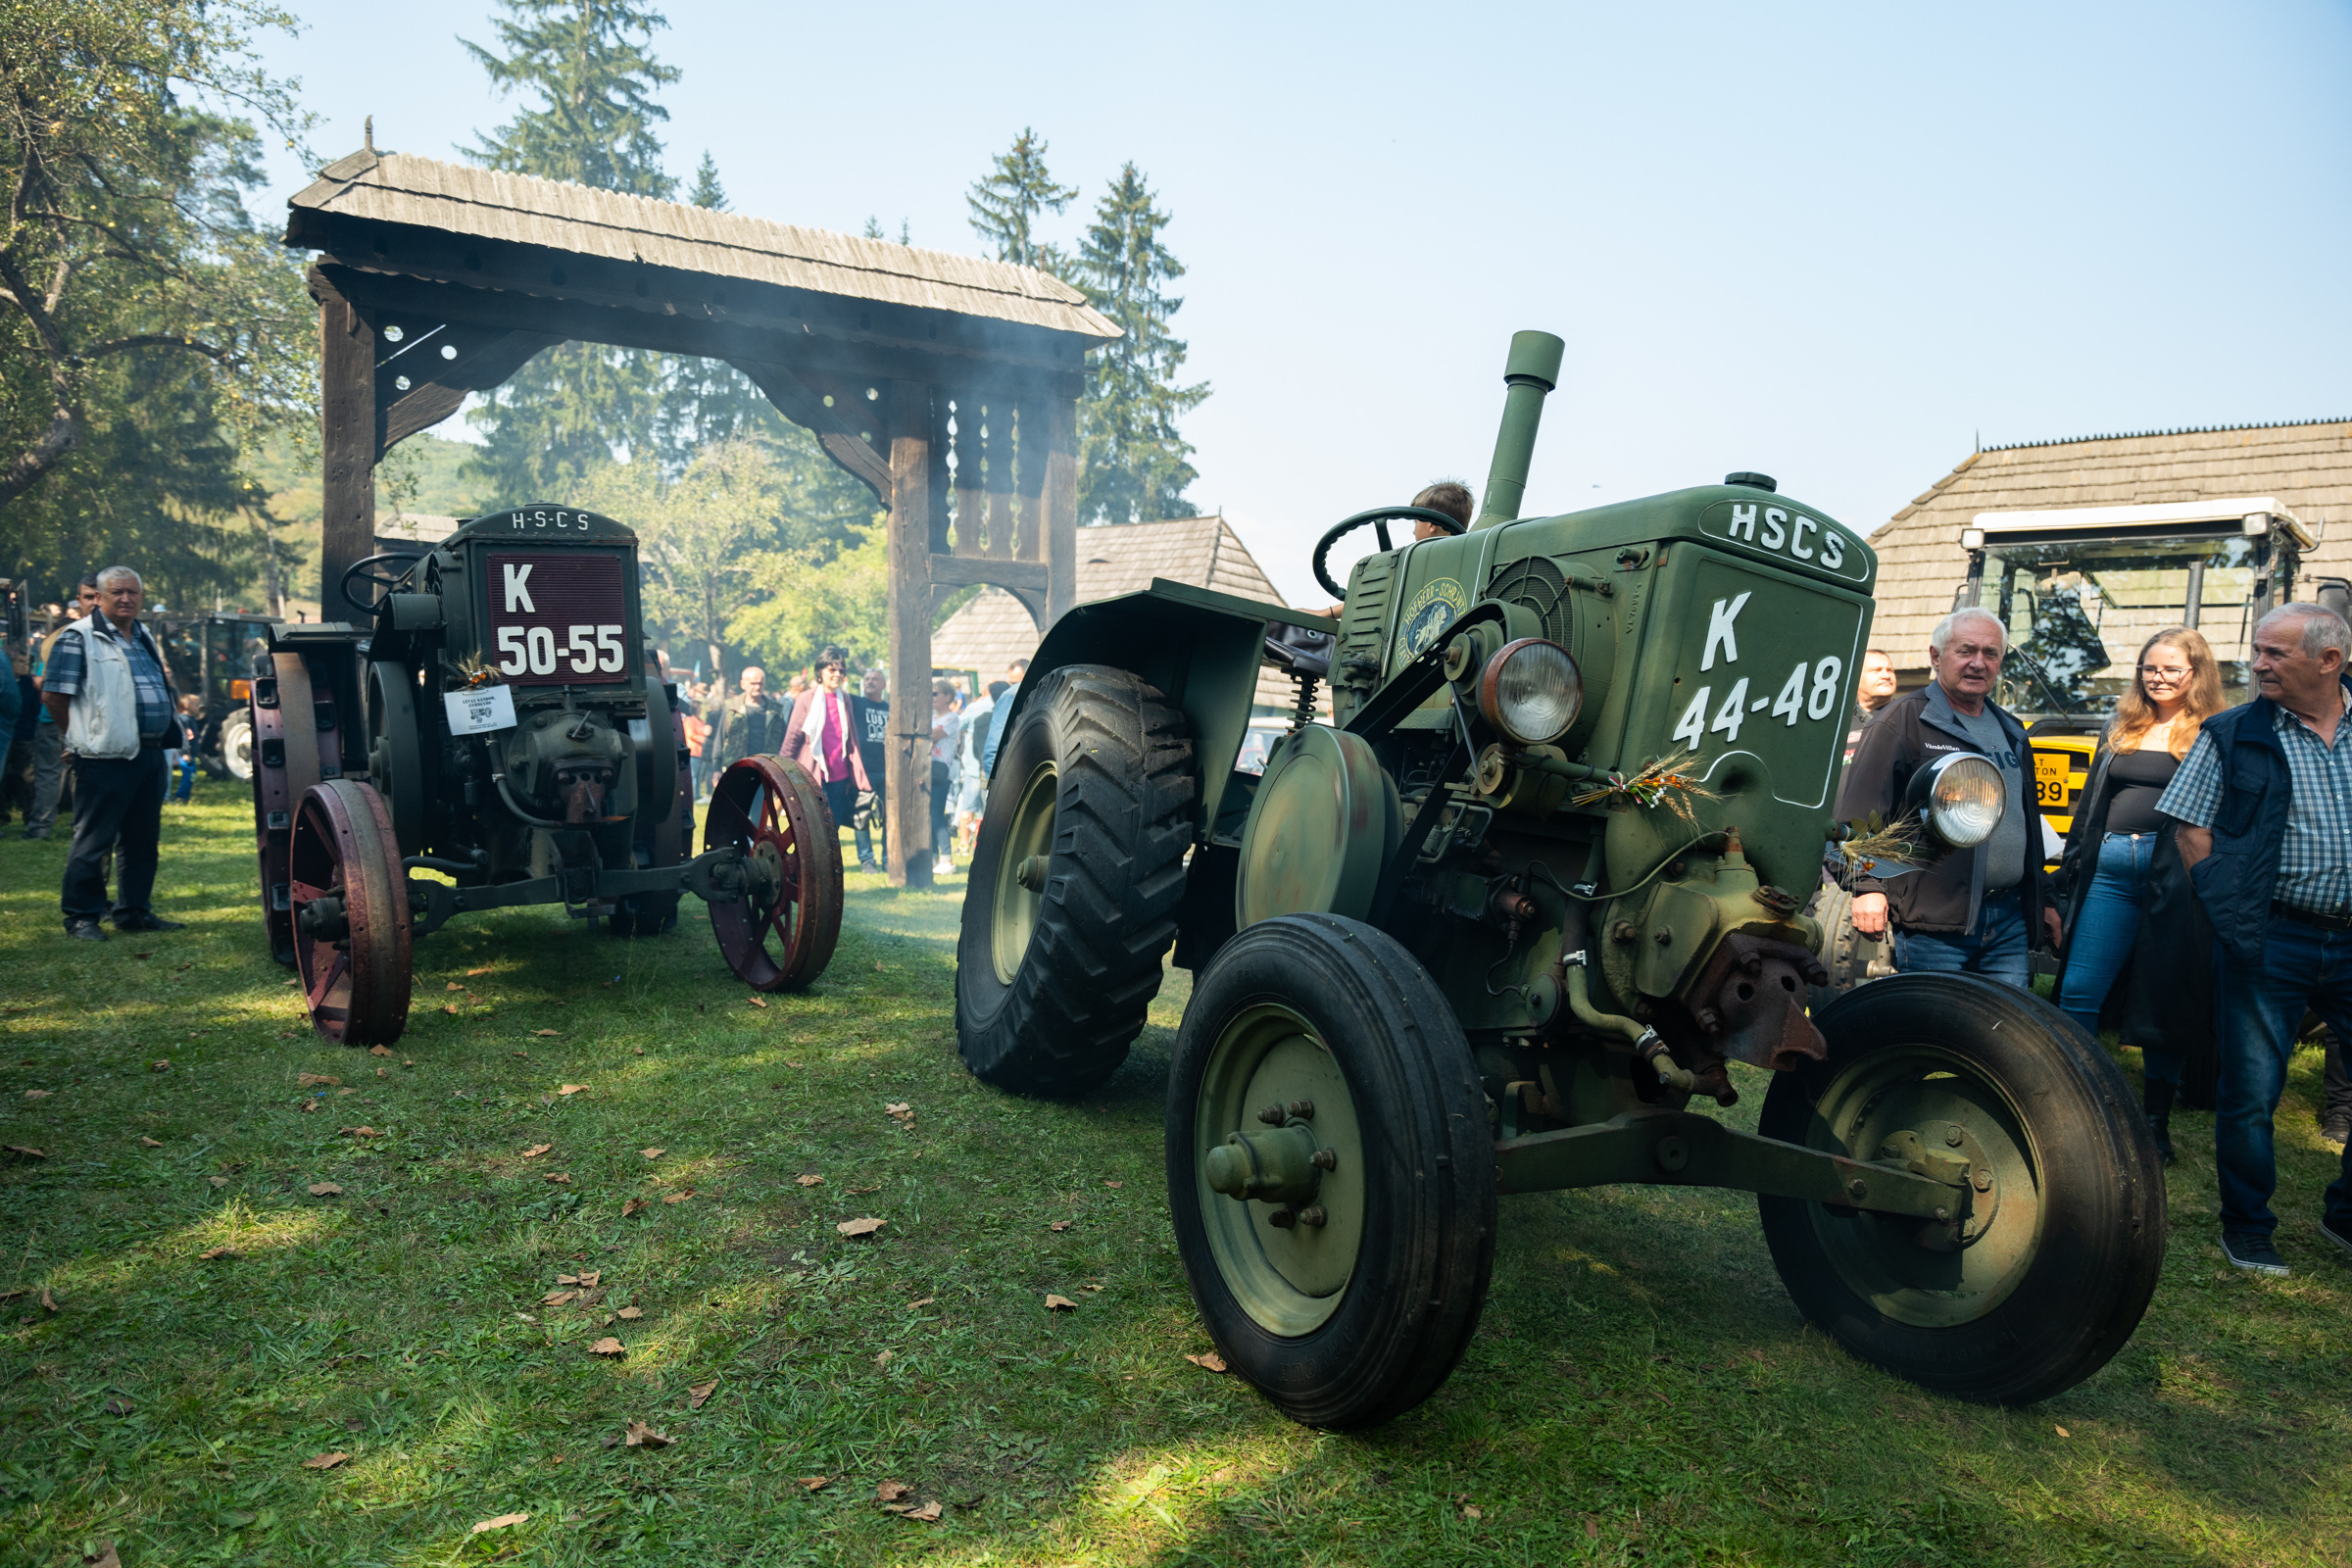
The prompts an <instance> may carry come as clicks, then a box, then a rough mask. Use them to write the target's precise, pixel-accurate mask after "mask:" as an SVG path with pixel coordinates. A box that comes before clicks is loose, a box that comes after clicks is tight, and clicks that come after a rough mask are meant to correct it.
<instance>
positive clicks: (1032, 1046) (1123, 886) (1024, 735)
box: [956, 664, 1200, 1095]
mask: <svg viewBox="0 0 2352 1568" xmlns="http://www.w3.org/2000/svg"><path fill="white" fill-rule="evenodd" d="M1199 794H1200V789H1199V781H1198V779H1197V778H1196V776H1195V772H1194V766H1193V743H1192V737H1191V735H1190V734H1189V733H1188V731H1187V730H1186V728H1185V722H1184V715H1183V714H1182V713H1181V712H1179V711H1177V709H1176V707H1175V705H1174V704H1172V703H1170V702H1169V701H1168V700H1167V699H1166V698H1164V697H1162V696H1161V695H1160V694H1159V693H1158V692H1157V691H1155V690H1153V689H1152V686H1151V685H1149V684H1148V683H1147V682H1145V681H1144V680H1143V678H1142V677H1140V676H1138V675H1134V674H1131V673H1130V672H1128V671H1126V670H1123V669H1112V668H1108V667H1105V666H1103V665H1098V664H1072V665H1065V666H1064V667H1062V668H1060V669H1056V670H1054V671H1053V672H1052V673H1051V674H1048V675H1046V676H1043V677H1041V678H1040V680H1039V681H1038V684H1037V687H1036V689H1035V690H1033V691H1031V692H1030V693H1029V694H1028V696H1027V698H1026V700H1025V701H1024V702H1023V703H1022V705H1021V710H1020V713H1019V715H1018V716H1017V717H1016V718H1015V719H1014V720H1013V723H1012V728H1011V730H1010V731H1009V732H1008V733H1007V734H1006V735H1005V740H1004V742H1003V744H1002V747H1001V748H1000V751H999V755H998V757H997V766H996V772H995V775H994V782H993V783H992V784H991V786H990V789H989V799H988V814H987V816H986V817H985V818H984V819H983V820H982V822H981V824H980V841H979V843H978V845H977V846H975V848H974V851H973V855H972V863H971V868H970V872H969V879H968V881H967V883H966V891H965V894H964V901H963V926H962V932H961V935H960V936H959V938H958V940H957V943H956V1047H957V1050H958V1051H959V1052H960V1053H961V1054H962V1056H963V1060H964V1064H965V1065H966V1066H968V1067H969V1068H971V1070H972V1074H973V1076H975V1077H977V1078H979V1079H980V1080H981V1081H982V1082H983V1083H988V1084H994V1085H995V1086H996V1087H998V1088H1000V1089H1009V1090H1013V1091H1015V1092H1016V1093H1020V1094H1028V1095H1074V1094H1082V1093H1084V1092H1085V1091H1086V1090H1089V1089H1091V1088H1093V1087H1094V1086H1095V1085H1097V1084H1099V1083H1101V1082H1102V1081H1103V1079H1105V1078H1108V1077H1109V1076H1110V1075H1111V1074H1112V1073H1114V1072H1116V1071H1117V1070H1118V1067H1119V1063H1120V1062H1122V1061H1124V1060H1126V1058H1127V1048H1128V1046H1129V1045H1131V1044H1132V1043H1133V1042H1134V1040H1135V1037H1136V1036H1137V1035H1138V1034H1140V1033H1142V1032H1143V1027H1144V1017H1145V1014H1146V1013H1147V1012H1149V1011H1150V1009H1151V1006H1152V998H1153V997H1155V996H1157V995H1158V994H1159V982H1160V975H1161V972H1162V971H1161V959H1162V958H1163V957H1164V956H1166V954H1167V951H1168V946H1169V944H1170V943H1172V942H1173V941H1174V940H1175V938H1176V906H1177V904H1178V902H1179V901H1180V900H1181V898H1182V897H1183V894H1184V878H1185V868H1184V852H1185V851H1186V850H1187V849H1188V848H1190V847H1191V845H1192V842H1193V828H1194V817H1195V809H1196V805H1195V803H1196V802H1197V801H1198V799H1199Z"/></svg>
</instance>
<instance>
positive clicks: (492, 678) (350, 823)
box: [252, 503, 841, 1046]
mask: <svg viewBox="0 0 2352 1568" xmlns="http://www.w3.org/2000/svg"><path fill="white" fill-rule="evenodd" d="M341 591H342V593H343V594H344V596H345V597H346V598H347V599H348V600H349V601H350V602H351V604H352V606H353V608H354V609H355V610H356V611H359V612H361V613H366V614H367V616H368V619H367V621H366V622H364V623H357V622H328V623H325V624H310V625H288V624H282V623H281V624H278V625H276V626H273V627H271V628H270V633H269V647H268V653H267V655H266V656H265V658H266V665H267V667H266V668H264V667H261V666H260V665H259V664H257V668H256V671H255V678H254V680H253V683H252V724H253V735H254V770H253V786H254V793H253V815H254V837H255V840H256V842H257V846H258V848H259V850H260V854H261V886H262V917H263V922H264V924H265V925H266V926H267V928H268V931H269V936H270V950H271V952H272V953H273V954H274V955H275V956H276V957H277V958H278V960H279V961H280V962H282V963H289V964H292V965H293V966H294V967H295V969H296V970H297V971H298V973H299V975H300V978H301V984H302V987H303V992H304V996H305V998H306V1001H307V1003H308V1005H309V1009H310V1015H311V1021H312V1024H313V1026H314V1027H316V1028H317V1029H318V1031H319V1033H320V1034H322V1035H325V1036H326V1037H327V1038H329V1039H333V1040H340V1041H343V1042H344V1043H346V1044H348V1045H355V1046H357V1045H381V1044H388V1043H389V1042H391V1041H392V1040H394V1039H397V1038H398V1037H399V1035H400V1033H401V1031H402V1029H403V1028H405V1027H406V1024H407V1020H408V1010H409V974H410V945H411V943H412V942H413V941H415V940H416V939H417V938H419V937H423V936H427V935H429V934H431V933H432V932H433V931H435V930H437V929H439V928H440V926H441V925H442V924H443V923H444V922H446V921H447V920H449V919H450V917H451V916H453V915H456V914H460V913H464V912H471V911H478V910H482V909H498V908H511V907H518V906H523V905H552V904H561V905H563V906H564V908H565V910H566V911H567V912H568V913H570V914H572V915H573V916H575V917H580V918H592V919H600V920H603V921H606V922H607V923H609V925H610V927H611V929H612V930H613V932H614V933H615V934H617V935H622V936H629V935H647V936H651V935H654V934H656V933H658V932H662V931H665V930H668V929H670V928H671V927H673V926H674V925H675V924H676V923H677V909H678V899H679V896H680V894H681V893H693V894H696V895H698V896H699V897H701V898H702V899H704V900H705V901H706V902H707V903H708V905H709V907H710V912H711V929H712V931H713V932H714V933H715V934H716V936H717V939H718V947H719V952H720V954H721V955H722V956H724V957H725V959H726V961H727V964H728V966H729V967H730V968H732V969H733V970H734V971H735V973H736V974H737V975H738V976H739V977H741V978H742V979H743V980H744V982H745V983H747V984H749V985H751V986H753V987H754V988H756V989H758V990H760V991H783V990H790V989H794V988H797V987H801V986H805V985H807V984H808V983H809V982H810V981H812V980H814V979H815V978H816V977H817V976H818V975H819V974H821V973H823V971H824V968H825V965H826V963H827V962H828V961H829V960H830V959H831V957H832V954H833V946H834V942H835V940H836V939H837V937H838V936H839V933H840V929H841V850H840V845H839V842H838V834H837V832H836V829H835V826H834V823H833V819H832V816H831V814H830V813H829V812H828V811H827V809H826V808H825V801H824V793H823V791H822V790H820V789H819V788H818V787H817V786H816V784H815V782H814V781H813V780H811V779H810V778H809V776H808V775H807V774H806V773H805V772H803V771H802V770H801V769H800V768H799V767H798V766H797V765H796V764H794V763H792V762H789V761H787V760H784V759H782V758H780V757H753V758H746V759H744V760H742V761H739V762H737V763H735V764H734V765H733V766H731V767H729V768H728V769H727V770H726V771H725V772H724V773H723V774H721V775H720V777H719V780H718V783H717V786H716V787H715V788H714V789H713V791H712V793H711V804H710V806H709V807H708V808H707V809H705V812H704V817H703V851H702V853H701V854H700V855H696V854H694V853H693V850H692V837H693V826H694V818H693V812H694V800H693V794H692V787H691V784H690V782H689V769H688V766H687V762H686V741H685V728H684V724H683V721H682V715H681V713H680V712H679V711H678V700H677V694H676V692H675V690H674V689H673V688H672V687H670V686H668V685H666V684H664V683H663V682H662V681H661V680H660V679H658V678H657V677H656V676H654V675H653V674H651V673H649V665H650V663H651V657H650V651H649V650H648V647H647V644H646V640H645V636H644V617H643V614H642V612H641V609H640V606H639V603H638V576H637V539H636V536H635V535H634V534H632V533H631V532H629V530H628V529H627V528H625V527H623V526H622V525H621V524H620V523H617V522H615V521H613V519H612V518H610V517H606V516H602V515H598V514H596V513H593V512H583V511H581V510H579V509H578V508H575V507H565V506H559V505H555V504H552V503H533V504H531V505H529V506H524V507H516V508H513V509H509V510H505V511H500V512H493V513H489V514H486V515H482V516H479V517H475V518H473V519H472V520H470V521H468V522H466V524H465V525H464V526H462V527H460V528H459V529H458V530H457V531H456V532H454V533H452V534H451V535H450V536H449V537H448V538H447V539H445V540H443V541H442V542H441V543H439V544H438V545H436V546H435V547H434V548H433V549H432V550H431V551H430V552H428V553H426V554H424V555H421V556H417V555H409V554H403V555H387V556H371V557H368V559H367V560H364V561H360V562H357V563H355V564H353V565H352V567H351V568H350V570H349V571H348V572H346V573H345V574H344V578H343V582H342V584H341Z"/></svg>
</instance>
